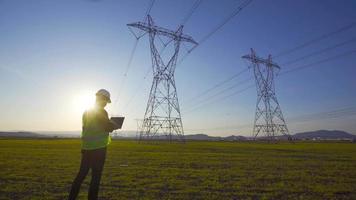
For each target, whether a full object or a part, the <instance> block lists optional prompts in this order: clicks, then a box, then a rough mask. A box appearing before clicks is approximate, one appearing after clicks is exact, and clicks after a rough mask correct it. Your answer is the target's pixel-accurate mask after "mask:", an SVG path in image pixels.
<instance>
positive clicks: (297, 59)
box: [282, 38, 356, 66]
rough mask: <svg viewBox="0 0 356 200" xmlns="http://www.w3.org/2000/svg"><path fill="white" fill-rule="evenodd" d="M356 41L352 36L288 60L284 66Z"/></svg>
mask: <svg viewBox="0 0 356 200" xmlns="http://www.w3.org/2000/svg"><path fill="white" fill-rule="evenodd" d="M355 41H356V38H352V39H350V40H347V41H344V42H341V43H338V44H335V45H333V46H330V47H327V48H324V49H321V50H318V51H315V52H312V53H310V54H308V55H305V56H302V57H299V58H296V59H293V60H290V61H288V62H286V63H283V64H282V66H286V65H290V64H293V63H296V62H298V61H300V60H304V59H306V58H309V57H312V56H315V55H318V54H321V53H324V52H326V51H329V50H332V49H335V48H338V47H341V46H343V45H346V44H350V43H351V42H355Z"/></svg>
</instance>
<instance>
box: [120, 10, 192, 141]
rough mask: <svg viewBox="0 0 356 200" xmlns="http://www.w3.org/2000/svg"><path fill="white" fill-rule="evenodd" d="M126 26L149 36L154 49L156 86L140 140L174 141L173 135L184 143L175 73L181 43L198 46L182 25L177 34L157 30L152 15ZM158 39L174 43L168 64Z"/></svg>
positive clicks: (143, 123)
mask: <svg viewBox="0 0 356 200" xmlns="http://www.w3.org/2000/svg"><path fill="white" fill-rule="evenodd" d="M127 26H128V27H129V28H130V27H134V28H137V29H140V30H141V31H143V32H145V33H148V36H149V42H150V49H151V60H152V70H153V83H152V86H151V91H150V96H149V99H148V103H147V107H146V111H145V115H144V119H143V122H142V125H141V131H140V136H139V139H140V140H150V139H162V137H160V136H163V138H166V139H168V140H169V141H172V139H175V138H174V136H176V137H177V139H178V140H180V141H184V131H183V124H182V118H181V113H180V109H179V103H178V96H177V88H176V84H175V80H174V71H175V68H176V63H177V58H178V52H179V49H180V45H181V43H182V42H187V43H191V44H193V45H197V44H198V43H197V42H196V41H194V40H193V38H192V37H190V36H188V35H185V34H183V26H179V28H178V30H176V31H172V30H168V29H165V28H162V27H158V26H156V25H155V24H154V22H153V20H152V18H151V16H150V15H147V18H146V20H145V21H144V22H136V23H131V24H127ZM156 36H157V37H159V36H164V37H166V38H167V39H169V40H170V42H174V48H173V55H171V56H170V57H169V59H167V60H168V62H167V63H164V60H163V58H162V57H161V55H160V53H159V52H158V50H157V47H156V43H155V41H156ZM164 136H166V137H164Z"/></svg>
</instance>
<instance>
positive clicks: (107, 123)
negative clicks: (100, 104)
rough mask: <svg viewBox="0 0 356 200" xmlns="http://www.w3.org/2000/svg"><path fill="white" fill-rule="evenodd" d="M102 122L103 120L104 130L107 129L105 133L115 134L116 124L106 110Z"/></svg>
mask: <svg viewBox="0 0 356 200" xmlns="http://www.w3.org/2000/svg"><path fill="white" fill-rule="evenodd" d="M102 120H103V125H104V128H105V131H108V132H113V131H114V130H115V129H116V128H115V124H114V123H112V122H111V121H110V119H109V115H108V113H107V112H106V110H104V112H103V119H102Z"/></svg>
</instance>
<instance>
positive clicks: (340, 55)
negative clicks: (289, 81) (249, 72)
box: [280, 50, 356, 76]
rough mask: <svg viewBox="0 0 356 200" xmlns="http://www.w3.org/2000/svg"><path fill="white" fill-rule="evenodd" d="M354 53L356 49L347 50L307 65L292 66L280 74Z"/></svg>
mask: <svg viewBox="0 0 356 200" xmlns="http://www.w3.org/2000/svg"><path fill="white" fill-rule="evenodd" d="M353 53H356V50H352V51H347V52H344V53H341V54H338V55H336V56H333V57H329V58H326V59H323V60H319V61H316V62H313V63H310V64H307V65H302V66H300V67H295V68H292V69H290V70H287V71H284V72H282V73H280V76H281V75H284V74H286V73H290V72H293V71H298V70H301V69H304V68H309V67H312V66H314V65H318V64H321V63H325V62H328V61H331V60H336V59H339V58H342V57H345V56H348V55H351V54H353Z"/></svg>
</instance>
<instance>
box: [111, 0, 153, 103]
mask: <svg viewBox="0 0 356 200" xmlns="http://www.w3.org/2000/svg"><path fill="white" fill-rule="evenodd" d="M154 3H155V0H151V1H150V3H149V5H148V8H147V10H146V13H145V16H144V20H145V19H146V16H147V15H149V14H150V12H151V9H152V7H153V5H154ZM130 31H131V29H130ZM131 32H132V31H131ZM141 33H142V32H141ZM133 35H134V36H135V38H136V40H135V43H134V46H133V48H132V50H131V53H130V56H129V61H128V63H127V66H126V69H125V71H124V74H123V76H124V77H123V78H122V79H121V84H120V86H119V93H118V95H117V97H116V99H115V101H114V103H113V104H114V106H115V105H116V104H117V102H118V100H119V97H120V95H121V91H122V90H123V88H124V85H125V82H126V78H127V73H128V71H129V69H130V67H131V64H132V60H133V57H134V55H135V52H136V49H137V45H138V41H139V39H140V38H141V37H142V36H143V35H144V34H139V35H138V36H137V35H136V34H135V33H133Z"/></svg>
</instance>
